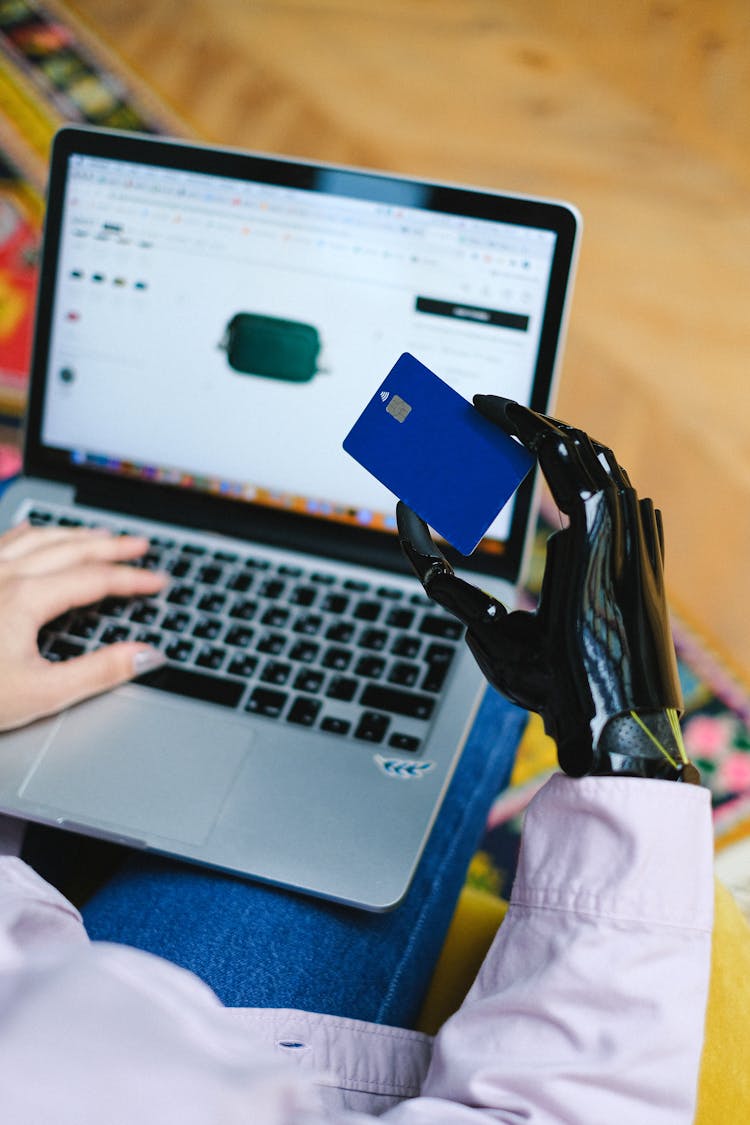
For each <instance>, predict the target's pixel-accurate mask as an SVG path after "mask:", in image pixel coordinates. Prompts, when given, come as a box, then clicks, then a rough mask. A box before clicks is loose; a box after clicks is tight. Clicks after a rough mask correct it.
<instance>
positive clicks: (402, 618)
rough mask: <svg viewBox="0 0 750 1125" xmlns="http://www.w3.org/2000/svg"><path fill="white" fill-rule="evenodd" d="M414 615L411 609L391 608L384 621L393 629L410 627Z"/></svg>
mask: <svg viewBox="0 0 750 1125" xmlns="http://www.w3.org/2000/svg"><path fill="white" fill-rule="evenodd" d="M414 616H415V615H414V610H413V609H400V608H399V609H392V610H391V611H390V612H389V613H388V616H387V617H386V619H385V623H386V625H390V626H391V627H392V628H393V629H411V626H412V622H413V621H414Z"/></svg>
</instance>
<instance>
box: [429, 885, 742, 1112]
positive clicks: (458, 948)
mask: <svg viewBox="0 0 750 1125" xmlns="http://www.w3.org/2000/svg"><path fill="white" fill-rule="evenodd" d="M506 910H507V903H505V902H503V901H502V900H501V899H499V898H497V896H496V895H493V894H491V893H490V892H488V891H484V890H479V889H477V888H475V887H471V886H466V887H464V889H463V891H462V892H461V896H460V898H459V900H458V905H457V907H456V912H455V914H454V916H453V921H452V922H451V926H450V929H449V931H448V936H447V938H446V941H445V945H444V947H443V951H442V954H441V956H440V959H439V961H438V964H437V967H436V969H435V974H434V976H433V978H432V983H431V985H430V989H429V992H428V995H427V999H426V1001H425V1005H424V1008H423V1009H422V1013H421V1016H420V1020H419V1024H418V1027H419V1029H420V1030H421V1031H426V1032H428V1033H430V1034H432V1035H434V1034H435V1032H436V1031H437V1029H438V1028H439V1027H440V1025H441V1024H442V1023H444V1022H445V1020H446V1019H447V1018H448V1016H450V1015H451V1014H452V1013H453V1012H455V1010H456V1008H458V1006H459V1004H460V1003H461V1000H462V999H463V997H464V996H465V995H466V992H467V991H468V988H469V986H470V985H471V983H472V981H473V980H474V977H475V976H476V974H477V971H478V970H479V966H480V965H481V963H482V961H483V959H484V956H485V954H486V952H487V950H488V949H489V947H490V944H491V942H492V939H493V937H494V936H495V933H496V932H497V928H498V926H499V925H500V923H501V922H502V920H503V918H504V917H505V912H506ZM737 1121H750V927H748V924H747V922H746V921H745V919H744V917H743V915H742V913H741V912H740V909H739V907H738V906H737V903H736V902H735V900H734V899H733V897H732V895H731V894H730V893H729V891H728V890H727V889H726V887H724V886H722V884H721V883H719V882H718V881H717V882H716V890H715V916H714V934H713V947H712V954H711V982H710V988H709V997H708V1008H707V1012H706V1034H705V1041H704V1045H703V1058H702V1061H701V1071H700V1083H699V1089H698V1109H697V1113H696V1118H695V1125H727V1122H737Z"/></svg>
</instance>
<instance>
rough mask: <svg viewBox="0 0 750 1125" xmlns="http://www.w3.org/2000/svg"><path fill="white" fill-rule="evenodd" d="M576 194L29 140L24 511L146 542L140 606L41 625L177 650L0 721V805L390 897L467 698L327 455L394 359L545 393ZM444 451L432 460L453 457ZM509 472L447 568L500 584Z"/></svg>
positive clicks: (553, 361)
mask: <svg viewBox="0 0 750 1125" xmlns="http://www.w3.org/2000/svg"><path fill="white" fill-rule="evenodd" d="M579 225H580V224H579V218H578V215H577V213H576V211H575V209H574V208H572V207H571V206H569V205H567V204H563V203H558V202H553V201H548V200H541V199H533V198H520V197H517V196H509V195H502V194H498V193H496V192H491V191H483V190H475V189H472V188H467V187H460V186H451V185H446V184H439V183H431V182H425V181H421V180H416V179H407V178H405V177H399V176H393V175H381V174H376V173H374V172H372V171H369V170H358V169H354V168H344V167H335V166H331V165H325V164H317V163H311V162H307V161H302V160H296V159H284V158H281V157H278V156H267V155H259V154H248V153H243V152H237V151H230V150H219V149H217V148H213V147H205V146H198V145H194V144H185V143H182V142H176V141H172V140H165V139H155V138H153V137H146V136H136V135H133V134H126V133H116V132H107V131H99V130H95V129H86V128H74V127H65V128H63V129H62V130H61V131H60V132H59V133H58V134H57V136H56V138H55V140H54V144H53V149H52V156H51V169H50V178H49V189H48V208H47V218H46V228H45V237H44V249H43V258H42V266H41V273H40V287H39V296H38V309H37V317H36V327H35V342H34V355H33V361H32V371H31V380H30V399H29V407H28V415H27V427H26V435H25V450H24V469H23V475H22V476H21V477H20V478H19V479H18V480H17V481H16V482H15V483H14V485H13V486H12V487H11V488H10V489H8V490H7V491H6V492H5V494H4V495H3V498H2V502H1V503H0V528H2V529H5V528H7V527H9V526H11V525H13V524H15V523H17V522H19V521H20V520H23V519H29V520H31V522H32V523H37V524H40V525H41V524H46V525H62V526H76V525H79V524H83V525H94V526H98V525H101V526H106V527H110V528H112V529H114V530H115V531H117V532H129V531H130V532H137V533H139V534H146V535H147V536H148V538H149V540H150V549H149V552H148V554H147V555H146V556H145V558H144V560H143V563H142V565H145V566H150V567H154V568H158V569H161V570H166V571H168V572H169V573H170V574H171V583H170V585H169V587H168V589H167V590H166V591H165V592H164V593H163V594H162V595H160V596H159V597H156V598H151V599H139V600H136V601H133V602H124V601H122V600H118V599H112V598H110V599H106V600H105V601H104V602H102V603H99V604H98V605H95V606H87V607H83V608H81V609H80V610H76V611H73V612H71V613H69V614H65V615H63V617H62V618H60V619H58V620H57V621H55V622H52V623H50V625H49V626H48V627H46V628H45V629H44V630H43V631H42V633H41V634H40V637H39V643H40V646H41V650H42V652H43V654H44V655H45V656H46V657H47V658H48V659H50V660H65V659H70V658H72V657H74V656H76V655H77V654H79V653H81V652H83V651H85V650H86V649H87V648H88V647H92V646H93V647H96V646H99V645H102V644H107V643H112V642H113V641H117V640H119V639H122V638H138V639H144V640H147V641H150V642H151V643H152V644H154V645H156V646H157V647H159V648H161V649H162V651H164V652H165V654H166V656H167V658H168V663H167V664H166V665H165V666H164V667H163V668H161V669H157V670H156V671H153V672H151V673H149V674H147V675H146V676H144V677H143V678H142V679H141V680H139V681H138V682H136V683H132V684H129V685H127V686H124V687H122V688H119V689H117V690H116V691H114V692H112V693H110V694H108V695H105V696H101V697H99V698H96V699H93V700H90V701H88V702H85V703H83V704H80V705H78V706H75V707H72V708H71V709H69V710H68V711H66V712H64V713H63V714H62V715H59V716H56V717H53V718H49V719H45V720H42V721H39V722H36V723H34V724H33V725H31V726H29V727H27V728H25V729H23V730H20V731H16V732H12V733H7V734H4V735H3V736H2V738H0V810H2V811H3V812H6V813H9V814H12V815H15V816H18V817H23V818H26V819H28V820H31V821H35V822H39V823H44V824H49V825H57V826H61V827H63V828H68V829H70V830H72V831H75V832H80V833H84V834H88V835H91V836H95V837H101V838H103V839H107V840H115V841H117V842H120V843H124V844H127V845H129V846H131V847H133V848H140V849H146V850H149V851H152V852H157V853H161V854H165V855H170V856H176V857H180V858H182V859H184V860H187V861H189V862H193V863H198V864H204V865H209V866H211V867H214V868H217V869H220V870H223V871H227V872H232V873H238V874H240V875H243V876H248V877H252V878H255V879H259V880H263V881H267V882H270V883H273V884H278V885H282V886H285V887H292V888H295V889H298V890H300V891H302V892H306V893H309V894H312V895H316V896H321V897H324V898H327V899H331V900H335V901H338V902H341V903H346V904H350V905H353V906H357V907H361V908H364V909H368V910H373V911H384V910H388V909H391V908H393V907H394V906H395V905H397V904H398V902H399V901H401V899H402V898H403V896H404V894H405V893H406V890H407V888H408V886H409V883H410V881H411V878H412V876H413V874H414V870H415V867H416V865H417V862H418V860H419V857H420V854H421V852H422V849H423V848H424V845H425V842H426V840H427V838H428V835H429V833H430V829H431V826H432V824H433V822H434V820H435V817H436V814H437V811H438V809H439V807H440V804H441V801H442V798H443V795H444V793H445V791H446V788H447V786H448V784H449V781H450V778H451V774H452V772H453V770H454V768H455V765H456V762H457V760H458V757H459V755H460V754H461V749H462V746H463V744H464V742H465V739H466V737H467V733H468V731H469V730H470V728H471V724H472V721H473V717H474V714H475V711H476V708H477V706H478V703H479V701H480V698H481V694H482V689H483V686H484V685H483V681H482V677H481V674H480V673H479V671H478V669H477V668H476V666H475V664H474V661H473V659H472V657H471V655H470V654H469V652H468V650H467V649H466V646H465V645H464V643H463V639H462V630H461V628H460V626H459V625H458V623H457V622H456V621H455V620H454V619H453V618H451V617H450V616H448V615H447V614H445V613H444V612H442V611H441V610H439V609H438V608H437V607H436V606H434V605H433V604H432V603H430V602H429V601H428V600H427V599H426V598H425V597H424V595H423V593H422V591H421V590H420V588H419V587H418V584H417V583H416V581H415V579H414V577H413V575H412V574H411V573H410V572H409V571H408V568H407V566H406V564H405V562H404V560H403V558H402V556H401V552H400V550H399V547H398V543H397V536H396V525H395V503H396V500H395V497H394V496H392V495H391V494H390V493H388V492H387V491H386V489H385V488H383V487H382V486H381V485H379V484H378V483H377V482H376V481H375V480H374V479H373V478H371V477H370V476H369V475H368V474H367V473H366V472H365V470H364V469H362V468H361V467H360V466H359V465H357V464H356V463H355V462H354V461H353V460H352V459H351V458H350V457H348V456H347V455H346V453H345V452H344V451H343V450H342V441H343V439H344V437H345V435H346V434H347V432H348V431H349V429H350V427H351V426H352V424H353V422H354V420H355V419H356V418H357V417H358V415H359V413H360V412H361V410H362V409H363V407H364V405H365V403H366V402H367V401H368V399H369V398H370V396H371V395H372V393H373V391H374V390H375V388H376V387H377V386H378V385H379V384H380V382H381V381H382V379H383V378H384V376H385V375H386V374H387V372H388V371H389V369H390V368H391V367H392V365H393V363H394V362H395V360H396V359H397V358H398V356H399V355H401V354H402V353H403V352H404V351H408V352H411V353H412V354H413V355H415V356H416V357H417V358H418V359H420V360H421V361H422V362H423V363H425V364H426V365H427V366H428V367H430V368H432V370H434V371H435V372H436V373H437V374H439V375H440V377H441V378H442V379H443V380H445V381H446V382H448V383H449V384H450V385H451V386H453V387H454V388H455V389H456V390H458V391H459V392H460V393H462V394H463V395H464V396H465V397H467V398H470V397H471V396H472V394H474V393H476V392H481V393H493V392H497V393H500V394H503V395H506V396H509V397H512V398H515V399H517V400H519V401H521V402H524V403H528V404H529V405H531V406H532V407H533V408H535V409H537V410H542V411H544V410H547V409H548V408H549V404H550V401H551V397H552V394H553V390H554V385H555V373H556V370H557V366H558V360H559V355H560V348H561V340H562V336H563V331H564V325H565V315H566V307H567V303H568V296H569V293H570V287H571V278H572V273H573V266H574V260H575V253H576V245H577V238H578V231H579ZM445 456H448V457H449V456H450V451H449V450H448V451H445ZM534 514H535V482H534V480H532V479H529V480H528V481H527V482H526V483H525V484H524V485H523V486H522V487H521V489H520V490H519V491H518V493H517V494H516V496H515V498H514V500H513V501H512V503H511V504H510V505H508V506H507V508H506V509H505V510H504V511H503V512H502V513H501V514H500V516H499V517H498V519H497V521H496V523H495V524H493V525H492V527H490V529H489V531H488V533H487V536H486V537H485V539H484V540H483V541H482V543H481V544H480V546H479V548H478V549H477V550H476V551H475V552H474V554H472V555H471V557H469V558H466V559H462V558H461V559H457V560H455V561H456V563H457V565H458V566H459V567H460V568H461V570H462V573H465V574H467V576H468V577H469V578H471V577H472V574H473V576H474V580H475V581H477V582H479V583H480V585H482V586H483V588H485V589H488V590H492V591H493V592H494V593H496V594H497V596H499V597H501V598H502V599H503V600H504V601H505V602H506V603H508V604H510V603H512V602H513V600H514V597H515V593H516V591H517V590H518V587H519V582H520V578H521V574H522V570H523V564H524V560H525V558H526V554H527V549H528V546H529V539H530V533H531V532H532V530H533V524H534Z"/></svg>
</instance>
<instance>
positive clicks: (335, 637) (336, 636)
mask: <svg viewBox="0 0 750 1125" xmlns="http://www.w3.org/2000/svg"><path fill="white" fill-rule="evenodd" d="M353 636H354V626H353V625H352V624H351V622H349V621H335V622H334V624H333V625H330V626H329V627H328V628H327V629H326V633H325V637H326V640H327V641H338V642H339V643H340V644H342V645H345V644H348V643H349V641H350V640H351V639H352V637H353Z"/></svg>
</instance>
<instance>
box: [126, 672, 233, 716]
mask: <svg viewBox="0 0 750 1125" xmlns="http://www.w3.org/2000/svg"><path fill="white" fill-rule="evenodd" d="M136 683H139V684H145V685H146V686H147V687H153V688H157V689H158V690H159V691H168V692H173V693H174V694H175V695H187V696H190V697H191V698H192V699H203V700H205V701H206V702H207V703H220V704H221V705H222V707H236V706H237V704H238V703H239V702H240V700H241V699H242V693H243V692H244V690H245V685H244V684H243V683H240V682H239V681H238V680H227V679H222V678H221V677H219V676H212V675H210V673H208V672H195V671H193V670H192V669H189V668H176V667H175V666H174V665H173V664H166V665H165V666H164V667H163V668H156V669H155V670H154V671H153V672H147V673H146V674H145V675H144V676H140V677H139V678H138V679H137V680H136Z"/></svg>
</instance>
